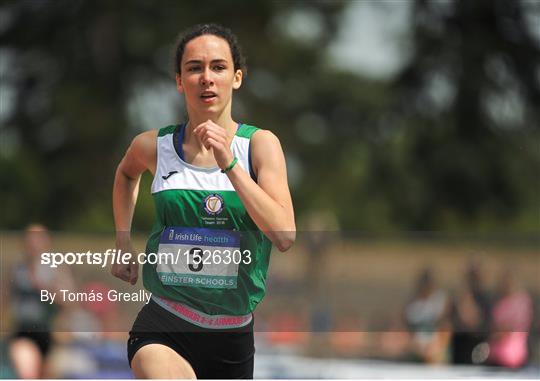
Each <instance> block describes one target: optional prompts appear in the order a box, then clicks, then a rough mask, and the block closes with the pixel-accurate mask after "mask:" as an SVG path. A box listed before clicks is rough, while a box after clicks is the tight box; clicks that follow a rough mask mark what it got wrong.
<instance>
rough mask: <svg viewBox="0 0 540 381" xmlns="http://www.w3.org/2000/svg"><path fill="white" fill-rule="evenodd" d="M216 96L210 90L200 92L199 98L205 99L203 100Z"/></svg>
mask: <svg viewBox="0 0 540 381" xmlns="http://www.w3.org/2000/svg"><path fill="white" fill-rule="evenodd" d="M216 97H217V95H216V93H214V92H212V91H205V92H203V93H202V94H201V99H205V100H210V99H214V98H216Z"/></svg>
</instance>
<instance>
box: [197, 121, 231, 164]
mask: <svg viewBox="0 0 540 381" xmlns="http://www.w3.org/2000/svg"><path fill="white" fill-rule="evenodd" d="M193 132H194V133H195V135H196V136H198V137H199V139H201V141H202V143H203V144H204V146H205V147H206V149H211V150H212V153H213V154H214V159H216V163H217V165H218V167H220V168H221V169H225V168H227V166H228V165H229V164H231V162H232V161H233V159H234V156H233V154H232V152H231V147H230V142H229V140H228V138H227V131H226V130H225V129H224V128H223V127H221V126H220V125H218V124H216V123H214V122H212V121H211V120H207V121H206V122H204V123H201V124H199V125H198V126H197V127H195V129H194V130H193Z"/></svg>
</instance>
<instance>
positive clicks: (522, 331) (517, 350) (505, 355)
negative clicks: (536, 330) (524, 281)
mask: <svg viewBox="0 0 540 381" xmlns="http://www.w3.org/2000/svg"><path fill="white" fill-rule="evenodd" d="M498 288H499V292H498V298H497V301H496V302H495V304H494V306H493V310H492V312H491V319H492V327H491V332H492V333H491V336H490V338H489V346H490V354H489V360H490V362H491V363H492V364H494V365H500V366H504V367H508V368H518V367H520V366H523V365H524V364H525V363H526V362H527V357H528V350H527V339H528V336H529V330H530V328H531V322H532V315H533V306H532V299H531V297H530V296H529V293H528V292H527V291H526V290H525V289H523V288H522V287H521V286H520V285H519V284H518V283H517V281H516V279H515V277H514V275H513V274H512V273H511V272H510V271H508V270H506V271H504V273H503V275H502V277H501V280H500V283H499V287H498Z"/></svg>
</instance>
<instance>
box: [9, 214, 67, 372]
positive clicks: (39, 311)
mask: <svg viewBox="0 0 540 381" xmlns="http://www.w3.org/2000/svg"><path fill="white" fill-rule="evenodd" d="M50 247H51V238H50V236H49V233H48V231H47V229H46V228H45V227H44V226H43V225H39V224H31V225H29V226H28V227H27V228H26V230H25V233H24V257H23V262H22V263H20V264H18V265H16V266H15V267H14V269H13V270H12V271H11V272H10V274H11V280H10V292H9V295H6V297H8V298H9V299H10V303H8V305H10V306H11V309H12V311H11V312H12V314H13V321H14V322H15V327H14V329H15V334H14V336H13V338H12V340H11V341H10V345H9V357H10V359H11V362H12V365H13V368H14V370H15V373H16V374H17V376H18V377H19V378H40V377H44V376H45V373H46V372H45V370H46V366H45V360H46V356H47V354H48V353H49V350H50V348H51V344H52V337H51V325H52V322H53V319H54V317H55V315H56V313H57V312H58V304H59V303H61V300H60V297H59V296H58V295H57V297H56V298H55V304H53V303H51V302H49V301H43V302H42V301H41V292H42V290H47V291H49V292H58V290H60V289H72V286H73V280H72V277H71V273H70V272H69V271H68V269H67V268H66V267H58V268H51V267H49V266H46V265H42V264H41V262H40V256H41V253H43V252H47V251H49V249H50Z"/></svg>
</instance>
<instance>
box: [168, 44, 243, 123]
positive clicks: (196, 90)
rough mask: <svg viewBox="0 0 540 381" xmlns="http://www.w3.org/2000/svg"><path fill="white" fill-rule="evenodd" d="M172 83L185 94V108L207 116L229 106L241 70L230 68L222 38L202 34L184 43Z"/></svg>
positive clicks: (231, 61) (231, 60) (227, 47)
mask: <svg viewBox="0 0 540 381" xmlns="http://www.w3.org/2000/svg"><path fill="white" fill-rule="evenodd" d="M176 84H177V88H178V91H179V92H180V93H183V94H184V96H185V99H186V105H187V109H188V112H189V111H195V112H197V113H203V114H205V115H208V116H209V117H210V116H212V115H216V114H221V112H222V111H223V110H224V109H225V108H226V107H227V106H230V103H231V98H232V91H233V89H238V88H239V87H240V85H241V84H242V71H241V70H236V71H235V70H234V63H233V58H232V55H231V49H230V47H229V44H228V42H227V41H226V40H224V39H222V38H220V37H216V36H214V35H203V36H200V37H197V38H194V39H193V40H191V41H189V42H188V43H187V44H186V47H185V49H184V55H183V56H182V61H181V63H180V75H178V74H177V75H176Z"/></svg>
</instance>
